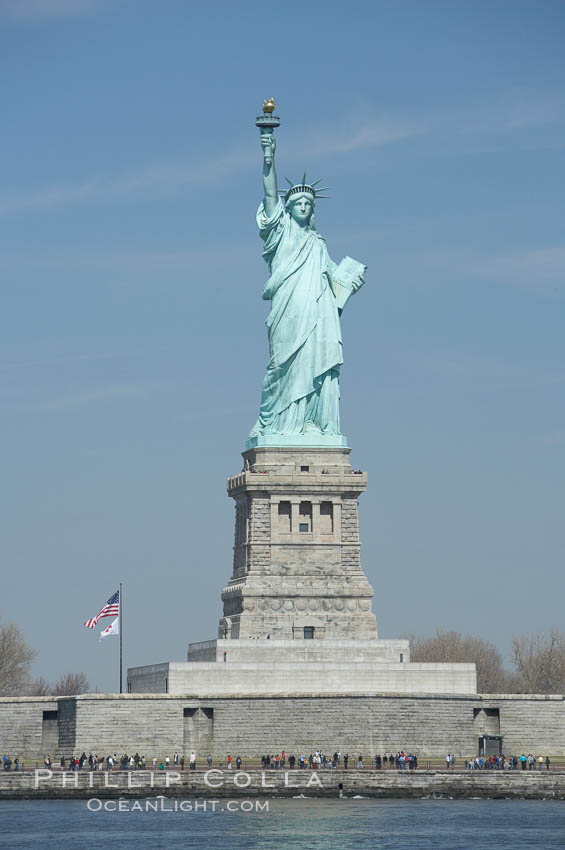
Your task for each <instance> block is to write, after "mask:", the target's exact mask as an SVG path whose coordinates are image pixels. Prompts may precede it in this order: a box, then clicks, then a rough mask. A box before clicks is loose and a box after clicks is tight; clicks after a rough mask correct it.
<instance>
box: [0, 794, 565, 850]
mask: <svg viewBox="0 0 565 850" xmlns="http://www.w3.org/2000/svg"><path fill="white" fill-rule="evenodd" d="M192 802H193V803H194V801H192ZM207 802H208V810H207V811H198V812H194V811H193V812H181V811H177V812H174V811H161V812H154V811H149V812H146V811H143V812H139V811H133V812H132V811H129V812H106V811H99V812H90V811H88V809H87V805H86V802H84V801H67V800H65V801H16V802H13V801H8V802H2V803H0V845H1V846H2V847H10V848H19V847H22V848H26V850H27V848H35V847H40V848H60V847H80V848H81V850H91V848H92V850H94V848H96V850H100V847H101V846H107V847H110V846H111V847H119V848H125V849H126V850H128V848H139V847H141V848H145V847H147V848H152V850H161V848H163V850H164V848H167V850H171V848H176V847H179V848H198V850H207V848H211V850H223V848H229V850H244V848H245V850H249V848H251V850H252V849H253V848H257V850H270V848H277V850H295V848H296V850H298V848H300V850H310V848H312V850H313V849H314V848H327V850H346V848H347V850H349V848H359V850H363V849H364V848H367V850H369V848H370V850H403V848H411V850H426V848H432V847H433V848H434V850H458V848H461V850H470V848H497V849H498V848H511V850H519V848H523V847H536V848H541V850H554V848H555V850H556V848H565V803H563V802H558V801H549V800H547V801H546V800H539V801H538V800H536V801H529V800H528V801H515V800H392V801H380V800H370V799H351V798H350V799H345V800H337V799H335V800H316V799H308V798H306V799H292V800H288V799H284V800H283V799H281V800H269V801H268V805H269V811H268V812H267V811H263V812H255V811H253V812H242V811H234V812H228V811H226V810H225V806H226V803H227V801H226V800H221V801H218V802H217V810H216V811H212V810H211V809H210V805H211V801H207ZM255 802H256V801H255V800H250V801H249V805H253V806H254V805H255ZM240 803H241V800H238V801H234V806H239V805H240ZM131 804H132V801H128V805H131ZM140 804H141V805H143V806H144V805H145V801H144V800H140ZM163 805H164V806H173V805H174V801H173V800H166V801H164V803H163ZM200 805H203V801H201V802H200ZM222 808H224V810H223V811H222Z"/></svg>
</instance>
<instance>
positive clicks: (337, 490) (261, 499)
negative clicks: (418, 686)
mask: <svg viewBox="0 0 565 850" xmlns="http://www.w3.org/2000/svg"><path fill="white" fill-rule="evenodd" d="M349 453H350V449H348V448H337V447H335V448H315V447H312V448H311V447H300V448H297V447H276V448H274V447H264V446H262V447H256V448H252V449H248V450H247V451H246V452H244V454H243V457H244V470H243V472H241V473H240V474H239V475H234V476H232V477H231V478H228V483H227V486H228V494H229V495H230V496H231V497H232V498H233V499H234V500H235V508H236V521H235V544H234V560H233V573H232V576H231V578H230V580H229V582H228V584H227V586H226V587H225V588H224V590H223V592H222V601H223V605H224V614H223V617H222V618H221V619H220V622H219V628H218V638H219V639H221V640H230V639H249V638H252V639H253V638H255V639H270V640H304V639H315V640H324V639H327V640H352V639H355V640H372V639H374V640H376V639H377V637H378V635H377V624H376V620H375V616H374V614H373V613H372V611H371V600H372V597H373V589H372V587H371V585H370V584H369V582H368V581H367V579H366V578H365V576H364V574H363V570H362V567H361V558H360V542H359V519H358V498H359V496H360V494H361V493H363V492H364V490H365V489H366V486H367V476H366V474H365V473H364V472H361V471H356V470H354V469H353V468H352V467H351V464H350V462H349Z"/></svg>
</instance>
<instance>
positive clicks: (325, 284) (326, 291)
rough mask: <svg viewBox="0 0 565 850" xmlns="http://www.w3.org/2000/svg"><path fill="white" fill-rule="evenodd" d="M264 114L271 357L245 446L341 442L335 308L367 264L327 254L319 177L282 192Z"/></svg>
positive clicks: (261, 221)
mask: <svg viewBox="0 0 565 850" xmlns="http://www.w3.org/2000/svg"><path fill="white" fill-rule="evenodd" d="M268 103H269V104H271V103H272V106H273V107H274V102H272V100H271V101H270V102H268ZM265 105H267V104H265ZM270 111H272V109H271V110H270ZM265 118H266V120H265V122H261V121H260V120H259V119H257V124H258V126H260V127H261V146H262V148H263V185H264V190H265V197H264V199H263V201H262V202H261V204H260V205H259V209H258V211H257V224H258V227H259V234H260V236H261V239H263V241H264V243H265V248H264V251H263V257H264V258H265V262H266V263H267V265H268V266H269V270H270V272H271V276H270V278H269V280H268V281H267V283H266V284H265V287H264V289H263V298H264V299H265V300H268V301H271V302H272V306H271V312H270V314H269V317H268V319H267V329H268V334H269V354H270V360H269V363H268V366H267V374H266V375H265V380H264V381H263V391H262V397H261V408H260V412H259V418H258V420H257V422H256V424H255V426H254V427H253V429H252V431H251V433H250V435H249V438H248V440H247V444H246V446H247V448H254V447H255V446H339V447H342V446H346V445H347V440H346V438H345V437H344V436H342V434H341V432H340V425H339V396H340V391H339V370H340V366H341V364H342V363H343V357H342V340H341V328H340V323H339V316H340V314H341V310H342V308H343V306H344V305H345V302H346V301H347V299H348V297H349V295H351V294H353V293H354V292H356V291H357V290H358V289H359V288H360V287H361V286H362V285H363V283H364V272H365V266H363V265H361V264H360V263H357V262H356V261H355V260H351V259H350V258H346V259H345V260H343V261H342V263H340V265H339V266H337V265H336V263H334V262H333V260H332V259H331V258H330V255H329V254H328V250H327V248H326V241H325V239H324V238H323V237H322V236H320V234H319V233H318V232H317V231H316V228H315V225H314V208H315V202H316V198H317V197H320V192H321V191H324V190H323V189H316V185H317V183H319V181H316V182H315V183H312V184H309V183H307V182H306V175H304V177H303V179H302V182H301V183H297V184H292V183H291V181H290V180H289V181H288V182H289V184H290V188H289V189H288V190H287V191H286V192H284V193H279V190H278V187H277V176H276V171H275V150H276V142H275V137H274V134H273V127H274V126H278V119H277V118H274V116H273V118H270V114H269V112H268V114H267V115H266V116H265ZM280 194H282V195H283V198H282V200H281V198H280V197H279V195H280Z"/></svg>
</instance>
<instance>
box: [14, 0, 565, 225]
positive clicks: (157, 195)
mask: <svg viewBox="0 0 565 850" xmlns="http://www.w3.org/2000/svg"><path fill="white" fill-rule="evenodd" d="M1 1H2V0H0V2H1ZM53 2H55V0H53ZM61 2H63V3H67V2H68V3H72V2H74V0H61ZM76 2H77V3H79V2H82V0H76ZM84 2H89V0H84ZM562 115H563V110H562V107H561V104H560V103H557V102H549V101H547V102H544V103H538V102H533V101H532V100H531V99H525V100H524V102H523V103H522V104H520V103H519V102H518V101H517V100H513V101H512V102H510V103H509V104H507V106H506V108H505V109H504V108H502V106H501V105H498V106H497V107H496V108H495V107H493V106H492V105H485V106H484V108H483V109H482V111H481V110H479V109H475V110H468V111H467V112H457V113H451V114H442V115H436V116H435V117H430V116H428V117H425V116H424V117H421V118H415V119H414V120H409V119H404V118H391V117H381V118H374V119H371V120H368V121H367V122H366V123H365V124H364V125H362V126H359V125H358V123H357V122H356V121H354V120H345V119H344V120H342V121H341V122H337V123H336V124H335V125H333V126H332V127H331V128H328V127H326V128H325V129H324V128H317V130H316V133H315V135H314V134H311V135H310V136H309V138H308V139H306V140H305V139H304V138H303V137H302V138H301V139H300V141H298V140H297V141H296V142H293V141H291V142H290V143H289V144H288V146H287V148H286V154H287V155H288V156H297V155H298V154H302V153H303V152H304V150H305V148H307V149H308V151H309V154H310V156H318V157H321V156H332V155H339V154H347V153H351V152H354V151H360V150H366V149H370V148H374V147H377V146H379V145H387V144H393V143H395V142H402V141H408V140H411V139H418V138H420V139H423V138H425V139H426V140H427V141H428V142H432V143H434V142H435V141H436V140H438V141H439V142H440V144H441V145H444V144H445V143H448V144H451V146H453V145H459V146H460V145H461V139H462V138H464V139H466V140H472V139H475V138H478V137H480V138H481V140H482V142H484V139H485V137H486V135H487V134H490V135H491V136H496V134H500V133H504V132H506V133H508V132H512V133H517V132H519V131H520V130H524V129H525V128H528V127H532V126H537V125H540V124H547V123H552V122H553V123H555V122H557V121H559V120H560V119H561V118H562ZM340 127H341V130H340ZM320 139H322V140H323V141H320ZM256 163H257V150H256V149H255V147H252V146H249V147H248V148H245V149H239V150H234V151H231V152H230V153H228V154H227V155H224V156H221V157H216V158H211V159H206V160H203V161H199V162H195V161H194V160H190V161H189V162H183V161H180V162H171V163H160V164H159V163H157V164H155V165H152V166H148V167H146V168H143V169H140V170H139V171H137V172H133V173H131V174H125V175H120V176H104V177H102V176H97V177H92V178H89V179H85V180H84V181H82V182H81V183H78V184H76V185H72V186H55V187H50V188H47V189H42V190H39V191H36V192H30V193H17V194H13V195H7V196H4V197H0V215H10V214H17V213H21V212H54V211H57V210H59V209H62V208H65V207H69V206H83V205H97V204H100V205H102V204H108V203H115V202H120V201H131V200H156V199H165V198H170V197H174V196H178V195H179V194H182V193H183V192H185V191H186V190H188V189H191V188H194V187H197V186H202V185H210V184H213V183H217V182H218V181H219V180H225V179H226V178H228V177H230V176H232V175H234V174H237V173H239V172H241V171H245V170H247V169H250V168H252V167H253V166H255V165H256Z"/></svg>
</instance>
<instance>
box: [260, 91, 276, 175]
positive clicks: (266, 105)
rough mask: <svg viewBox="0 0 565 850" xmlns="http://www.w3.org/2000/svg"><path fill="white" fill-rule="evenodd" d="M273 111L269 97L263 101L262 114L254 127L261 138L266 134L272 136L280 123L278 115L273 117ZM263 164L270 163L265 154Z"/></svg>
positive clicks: (273, 106)
mask: <svg viewBox="0 0 565 850" xmlns="http://www.w3.org/2000/svg"><path fill="white" fill-rule="evenodd" d="M274 111H275V101H274V100H273V98H272V97H270V98H269V100H265V101H264V102H263V114H262V115H258V116H257V120H256V121H255V126H256V127H259V129H260V130H261V135H262V136H264V135H265V134H266V133H269V134H270V135H272V134H273V130H274V129H275V127H278V126H279V125H280V123H281V120H280V118H279V117H278V115H273V112H274ZM265 162H272V157H270V156H269V155H268V154H267V155H266V156H265Z"/></svg>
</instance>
